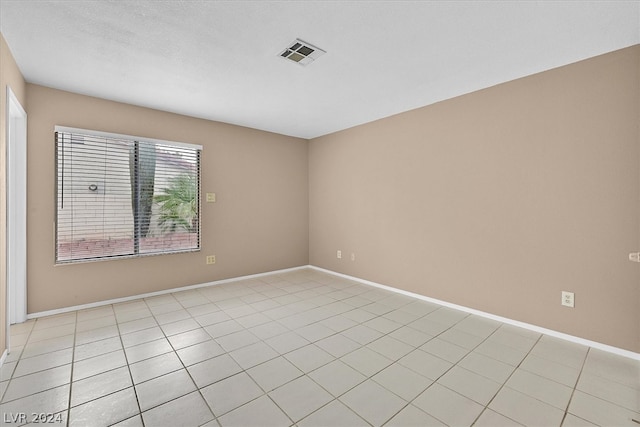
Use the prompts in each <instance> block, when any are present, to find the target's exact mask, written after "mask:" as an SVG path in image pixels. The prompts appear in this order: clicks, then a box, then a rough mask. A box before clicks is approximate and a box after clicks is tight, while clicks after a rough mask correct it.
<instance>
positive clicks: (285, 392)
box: [269, 376, 333, 421]
mask: <svg viewBox="0 0 640 427" xmlns="http://www.w3.org/2000/svg"><path fill="white" fill-rule="evenodd" d="M269 396H270V397H271V398H272V399H273V401H274V402H275V403H276V404H277V405H278V406H279V407H280V408H282V410H283V411H284V412H285V413H286V414H287V415H288V416H289V417H290V418H291V419H292V420H294V421H299V420H301V419H302V418H304V417H306V416H307V415H309V414H310V413H312V412H313V411H315V410H316V409H318V408H320V407H322V406H324V405H325V404H327V403H329V402H330V401H331V400H333V397H332V396H331V395H330V394H329V393H327V392H326V391H325V390H324V389H322V388H321V387H320V386H319V385H318V384H316V383H315V382H313V381H312V380H311V379H310V378H309V377H306V376H303V377H300V378H297V379H295V380H293V381H291V382H289V383H287V384H285V385H283V386H281V387H279V388H277V389H275V390H273V391H271V392H270V393H269Z"/></svg>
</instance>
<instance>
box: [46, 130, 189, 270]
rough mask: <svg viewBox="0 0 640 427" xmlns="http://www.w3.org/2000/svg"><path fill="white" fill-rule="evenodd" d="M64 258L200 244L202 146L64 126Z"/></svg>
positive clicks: (59, 175)
mask: <svg viewBox="0 0 640 427" xmlns="http://www.w3.org/2000/svg"><path fill="white" fill-rule="evenodd" d="M55 140H56V193H57V194H56V200H57V209H56V214H57V215H56V263H58V264H62V263H69V262H76V261H90V260H100V259H112V258H116V257H133V256H143V255H152V254H162V253H175V252H190V251H197V250H199V249H200V152H201V150H202V147H200V146H197V145H191V144H183V143H178V142H170V141H159V140H153V139H148V138H138V137H132V136H126V135H117V134H109V133H104V132H97V131H88V130H83V129H71V128H63V127H59V126H56V132H55Z"/></svg>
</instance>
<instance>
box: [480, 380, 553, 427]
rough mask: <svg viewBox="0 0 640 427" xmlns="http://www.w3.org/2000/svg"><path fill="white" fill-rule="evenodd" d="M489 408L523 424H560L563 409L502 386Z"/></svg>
mask: <svg viewBox="0 0 640 427" xmlns="http://www.w3.org/2000/svg"><path fill="white" fill-rule="evenodd" d="M489 408H490V409H492V410H494V411H496V412H497V413H499V414H501V415H504V416H506V417H507V418H511V419H512V420H515V421H517V422H519V423H521V424H524V425H541V426H551V425H556V426H557V425H560V423H561V422H562V417H563V416H564V411H562V410H560V409H558V408H555V407H553V406H551V405H548V404H546V403H544V402H541V401H540V400H537V399H535V398H533V397H530V396H527V395H526V394H523V393H520V392H519V391H516V390H513V389H511V388H508V387H504V388H503V389H502V390H500V391H499V392H498V394H497V395H496V397H495V398H494V399H493V401H492V402H491V403H490V404H489Z"/></svg>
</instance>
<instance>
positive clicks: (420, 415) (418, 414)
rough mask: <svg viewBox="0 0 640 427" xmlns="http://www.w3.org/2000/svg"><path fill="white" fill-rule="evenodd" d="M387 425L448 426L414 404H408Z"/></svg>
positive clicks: (406, 426)
mask: <svg viewBox="0 0 640 427" xmlns="http://www.w3.org/2000/svg"><path fill="white" fill-rule="evenodd" d="M385 427H446V425H445V424H443V423H442V422H440V421H438V420H437V419H435V418H433V417H432V416H431V415H429V414H427V413H426V412H424V411H423V410H421V409H418V408H417V407H415V406H413V405H407V406H406V407H405V408H404V409H403V410H402V411H400V412H398V414H397V415H396V416H395V417H393V418H391V421H389V422H388V423H387V424H385Z"/></svg>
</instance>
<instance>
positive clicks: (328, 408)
mask: <svg viewBox="0 0 640 427" xmlns="http://www.w3.org/2000/svg"><path fill="white" fill-rule="evenodd" d="M297 425H298V426H299V427H326V426H340V425H342V426H349V427H360V426H361V427H368V426H369V423H367V422H366V421H365V420H363V419H362V418H360V417H359V416H358V415H356V413H355V412H353V411H352V410H351V409H349V408H347V407H346V406H345V405H344V404H343V403H342V402H340V401H338V400H334V401H332V402H329V403H328V404H327V405H325V406H323V407H322V408H320V409H318V410H317V411H315V412H314V413H312V414H311V415H309V416H307V417H305V418H304V419H303V420H302V421H299V422H298V423H297Z"/></svg>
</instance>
